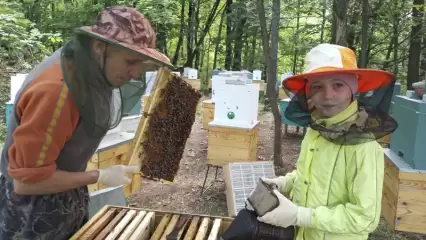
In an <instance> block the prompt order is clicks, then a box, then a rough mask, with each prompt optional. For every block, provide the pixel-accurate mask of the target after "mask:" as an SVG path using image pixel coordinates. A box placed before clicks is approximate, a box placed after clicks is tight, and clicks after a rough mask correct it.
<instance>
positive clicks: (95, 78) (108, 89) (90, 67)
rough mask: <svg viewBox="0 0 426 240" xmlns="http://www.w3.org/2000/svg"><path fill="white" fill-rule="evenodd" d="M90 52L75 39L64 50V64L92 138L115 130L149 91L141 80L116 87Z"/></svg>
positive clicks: (68, 81) (67, 77) (83, 119)
mask: <svg viewBox="0 0 426 240" xmlns="http://www.w3.org/2000/svg"><path fill="white" fill-rule="evenodd" d="M107 50H108V45H107V49H106V51H107ZM90 52H91V51H90V45H89V44H87V43H84V41H81V40H78V39H73V40H71V41H69V42H68V43H67V44H66V45H65V46H64V47H63V49H62V53H61V64H62V69H63V72H64V80H65V82H66V84H67V86H68V90H69V93H70V95H71V97H72V98H73V101H74V102H75V103H76V105H77V107H78V110H79V113H80V116H81V121H82V124H83V125H84V128H85V130H86V131H87V133H88V134H89V135H90V136H93V137H101V136H103V135H105V134H106V132H107V131H108V130H110V129H113V128H115V127H116V126H117V125H118V124H119V123H120V121H121V118H122V117H123V116H124V115H125V114H126V113H128V112H129V111H130V110H131V109H132V108H133V107H135V105H136V103H137V102H138V101H139V100H140V99H141V97H142V95H143V94H144V92H145V89H146V84H145V81H143V79H142V77H141V79H135V80H131V81H130V82H128V83H126V84H124V85H122V86H120V87H117V88H114V87H113V86H111V85H110V83H109V82H108V80H107V78H106V76H105V69H102V68H101V67H100V65H99V64H98V63H97V62H96V61H95V60H94V59H93V58H92V57H91V54H90ZM104 66H105V65H104ZM124 93H125V94H124Z"/></svg>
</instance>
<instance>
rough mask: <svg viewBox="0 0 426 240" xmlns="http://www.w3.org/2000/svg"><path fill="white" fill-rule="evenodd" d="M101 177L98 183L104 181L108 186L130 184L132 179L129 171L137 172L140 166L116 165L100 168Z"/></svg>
mask: <svg viewBox="0 0 426 240" xmlns="http://www.w3.org/2000/svg"><path fill="white" fill-rule="evenodd" d="M98 171H99V178H98V182H97V183H102V184H103V185H105V186H107V187H117V186H121V185H124V184H129V183H131V182H132V179H130V178H128V177H127V174H128V173H137V172H138V171H139V167H138V166H125V165H114V166H111V167H108V168H104V169H99V170H98Z"/></svg>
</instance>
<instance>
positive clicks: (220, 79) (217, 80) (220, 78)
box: [211, 73, 231, 103]
mask: <svg viewBox="0 0 426 240" xmlns="http://www.w3.org/2000/svg"><path fill="white" fill-rule="evenodd" d="M230 76H231V75H230V74H223V73H220V74H219V75H214V76H213V77H212V98H211V100H212V102H213V103H214V102H215V99H216V90H217V88H218V86H220V85H221V84H223V83H225V79H227V78H229V77H230Z"/></svg>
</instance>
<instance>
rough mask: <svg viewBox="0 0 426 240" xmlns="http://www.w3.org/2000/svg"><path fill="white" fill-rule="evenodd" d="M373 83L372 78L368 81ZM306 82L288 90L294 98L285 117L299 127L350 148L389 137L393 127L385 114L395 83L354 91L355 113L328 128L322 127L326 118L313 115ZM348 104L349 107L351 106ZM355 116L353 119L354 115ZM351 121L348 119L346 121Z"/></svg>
mask: <svg viewBox="0 0 426 240" xmlns="http://www.w3.org/2000/svg"><path fill="white" fill-rule="evenodd" d="M291 81H292V79H287V80H286V81H285V82H284V83H283V84H284V86H295V84H292V82H291ZM371 81H374V79H371ZM308 82H309V80H308V79H307V78H305V81H304V84H296V86H297V85H299V86H300V87H299V88H297V89H294V88H293V89H292V91H291V92H292V93H293V94H294V96H293V97H292V98H291V100H290V102H289V105H288V106H287V108H286V110H285V113H284V114H285V117H286V118H287V119H288V120H290V121H292V122H294V123H296V124H298V125H299V126H302V127H310V128H312V129H314V130H317V131H319V132H320V134H321V135H322V136H323V137H325V138H326V139H327V140H329V141H331V142H333V143H336V144H341V145H354V144H360V143H364V142H369V141H374V140H378V139H380V138H382V137H384V136H386V135H389V134H391V133H392V132H393V131H394V130H395V129H396V128H397V123H396V121H395V120H394V119H393V118H392V117H391V116H390V115H389V109H390V106H391V102H392V96H393V91H394V84H395V81H394V80H391V81H389V82H388V83H387V84H381V85H380V86H379V87H377V88H375V89H373V90H370V91H367V92H362V91H355V93H354V95H353V101H356V102H357V105H358V106H357V108H358V109H357V110H358V111H354V113H353V114H352V115H350V116H348V117H347V118H346V119H345V120H343V121H342V122H340V123H336V124H333V125H332V126H327V125H326V123H325V122H326V121H325V120H326V119H320V118H317V117H315V116H316V114H315V113H316V112H315V110H316V108H315V106H313V103H312V99H311V97H312V96H311V95H310V93H309V89H308ZM351 105H352V104H351ZM354 115H356V116H354ZM349 118H350V119H351V120H348V119H349Z"/></svg>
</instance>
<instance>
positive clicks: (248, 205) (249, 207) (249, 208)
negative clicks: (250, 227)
mask: <svg viewBox="0 0 426 240" xmlns="http://www.w3.org/2000/svg"><path fill="white" fill-rule="evenodd" d="M253 192H254V189H253V191H251V193H250V194H249V197H250V196H251V195H252V194H253ZM247 198H248V197H247ZM247 198H246V200H245V204H246V209H247V210H249V211H254V209H253V207H252V206H251V204H250V202H249V201H248V200H247Z"/></svg>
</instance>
